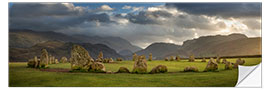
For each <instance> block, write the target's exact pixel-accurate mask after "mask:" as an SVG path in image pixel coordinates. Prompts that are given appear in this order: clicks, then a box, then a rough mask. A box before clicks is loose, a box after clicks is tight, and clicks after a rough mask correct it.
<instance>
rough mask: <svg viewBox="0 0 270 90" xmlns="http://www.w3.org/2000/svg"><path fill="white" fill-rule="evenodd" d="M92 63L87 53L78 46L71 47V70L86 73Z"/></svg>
mask: <svg viewBox="0 0 270 90" xmlns="http://www.w3.org/2000/svg"><path fill="white" fill-rule="evenodd" d="M93 62H94V60H93V59H92V57H91V56H90V55H89V53H88V51H87V50H86V49H84V48H83V47H81V46H79V45H73V46H72V49H71V58H70V64H71V70H81V71H88V69H89V68H90V65H91V64H92V63H93Z"/></svg>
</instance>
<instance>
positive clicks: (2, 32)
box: [0, 0, 270, 90]
mask: <svg viewBox="0 0 270 90" xmlns="http://www.w3.org/2000/svg"><path fill="white" fill-rule="evenodd" d="M157 1H158V2H262V3H263V5H262V10H263V12H262V13H263V14H262V40H263V43H262V45H263V47H262V49H263V50H262V53H263V58H262V62H263V63H264V64H263V65H262V66H263V67H262V70H265V71H264V72H262V74H263V75H262V79H263V82H262V87H263V89H266V90H270V88H269V87H270V85H269V83H270V82H269V81H270V78H269V77H270V74H269V71H268V68H270V65H267V64H269V63H270V58H269V56H270V55H267V54H270V52H269V51H270V47H269V46H270V44H269V43H270V42H269V40H270V28H269V24H270V22H269V21H270V19H269V17H270V15H269V9H270V5H269V0H219V1H217V0H192V1H191V0H181V1H180V0H147V1H146V0H117V1H116V0H91V1H90V0H79V1H78V0H46V1H44V0H5V1H4V0H3V1H1V3H0V11H1V12H2V13H1V14H0V15H1V16H0V20H1V21H0V25H1V29H0V36H1V37H0V41H1V44H0V45H1V46H0V55H1V62H0V67H1V72H2V73H1V74H0V75H1V76H0V80H1V82H0V86H1V89H2V90H4V89H20V90H28V89H41V90H43V89H45V90H47V89H57V88H9V87H8V64H7V63H8V2H157ZM217 83H218V82H217ZM64 89H66V90H74V89H75V88H64ZM76 89H111V90H126V89H129V90H138V89H155V90H164V89H175V90H176V89H177V90H179V89H206V90H211V89H213V90H216V89H217V88H187V87H184V88H183V87H180V88H138V87H137V88H76ZM218 89H221V90H222V89H224V90H228V89H244V90H249V89H252V90H253V89H261V88H218Z"/></svg>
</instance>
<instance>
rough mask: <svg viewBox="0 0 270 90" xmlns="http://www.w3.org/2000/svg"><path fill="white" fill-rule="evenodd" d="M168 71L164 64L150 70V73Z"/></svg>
mask: <svg viewBox="0 0 270 90" xmlns="http://www.w3.org/2000/svg"><path fill="white" fill-rule="evenodd" d="M165 72H168V68H167V66H165V65H158V66H156V67H154V68H153V69H152V70H151V72H150V73H151V74H154V73H165Z"/></svg>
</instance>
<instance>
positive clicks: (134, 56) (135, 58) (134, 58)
mask: <svg viewBox="0 0 270 90" xmlns="http://www.w3.org/2000/svg"><path fill="white" fill-rule="evenodd" d="M136 60H137V54H136V53H134V54H133V56H132V61H136Z"/></svg>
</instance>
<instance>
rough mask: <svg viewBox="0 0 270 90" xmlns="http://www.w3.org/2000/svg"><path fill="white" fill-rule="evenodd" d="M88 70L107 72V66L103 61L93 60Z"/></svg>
mask: <svg viewBox="0 0 270 90" xmlns="http://www.w3.org/2000/svg"><path fill="white" fill-rule="evenodd" d="M88 71H90V72H106V71H105V66H104V64H102V63H101V62H93V63H92V64H91V65H90V67H89V70H88Z"/></svg>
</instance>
